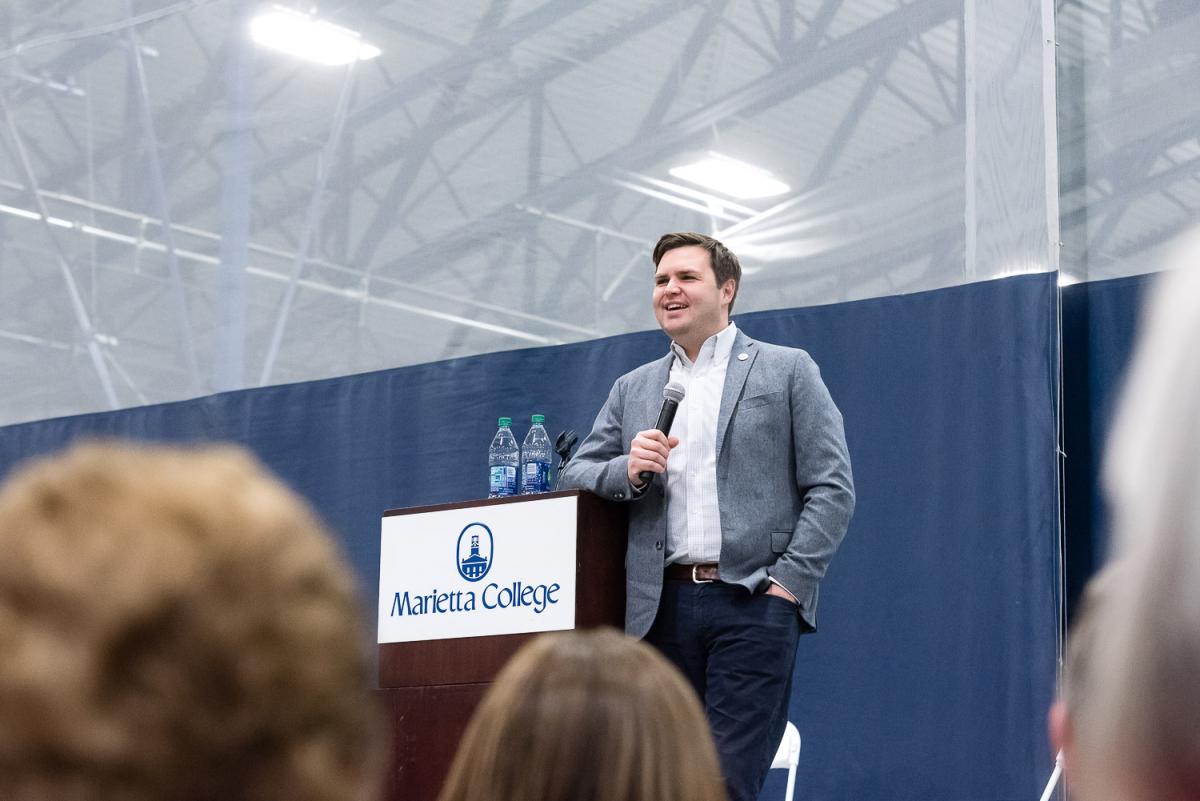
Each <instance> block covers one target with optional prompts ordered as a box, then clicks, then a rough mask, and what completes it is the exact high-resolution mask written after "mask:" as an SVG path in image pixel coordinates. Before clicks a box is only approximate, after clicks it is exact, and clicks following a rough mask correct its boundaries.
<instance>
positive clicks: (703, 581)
mask: <svg viewBox="0 0 1200 801" xmlns="http://www.w3.org/2000/svg"><path fill="white" fill-rule="evenodd" d="M698 567H700V565H692V583H693V584H712V583H713V581H715V579H702V578H700V577H698V576H697V575H696V568H698Z"/></svg>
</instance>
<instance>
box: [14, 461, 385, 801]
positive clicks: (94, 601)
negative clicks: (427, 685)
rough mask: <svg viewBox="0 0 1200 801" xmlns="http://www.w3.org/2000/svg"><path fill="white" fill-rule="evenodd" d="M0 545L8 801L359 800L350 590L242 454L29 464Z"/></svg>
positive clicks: (297, 508) (359, 647)
mask: <svg viewBox="0 0 1200 801" xmlns="http://www.w3.org/2000/svg"><path fill="white" fill-rule="evenodd" d="M0 554H3V556H2V558H0V655H2V656H0V798H3V799H5V801H43V800H46V801H48V800H49V799H72V801H109V800H110V799H121V801H166V799H171V801H215V799H220V800H221V801H238V800H239V799H255V801H264V800H269V799H280V801H284V800H286V801H352V799H356V798H361V797H362V795H363V790H364V787H367V786H368V785H369V784H370V782H369V779H370V774H371V771H370V768H371V767H374V765H375V758H374V756H375V755H374V753H373V750H372V747H371V746H372V742H373V741H374V734H375V733H376V731H375V727H376V725H377V724H378V720H377V718H376V712H375V708H374V706H373V704H372V700H371V698H370V694H369V689H368V679H369V675H368V664H369V663H368V651H367V647H366V642H367V641H366V638H365V637H364V634H365V631H364V630H363V617H362V608H361V606H360V603H359V599H358V594H357V589H356V584H355V580H354V578H353V576H352V574H351V572H350V570H349V569H348V568H347V566H346V565H345V563H344V562H343V561H342V558H341V556H340V555H339V553H338V551H337V549H336V548H335V547H334V545H333V543H332V542H331V540H330V538H329V536H328V535H327V534H326V532H325V529H324V528H323V527H322V525H321V524H320V523H319V522H318V521H317V519H316V517H315V515H314V514H313V513H312V512H311V511H310V509H309V508H308V506H307V505H306V504H305V503H304V502H302V501H301V500H300V499H299V498H298V497H296V496H295V495H294V494H293V493H292V492H290V491H289V490H287V489H286V488H285V487H284V486H283V485H282V484H280V483H279V482H278V481H277V480H275V479H274V478H272V477H270V476H269V475H268V474H267V473H266V471H265V470H264V469H263V468H262V467H261V466H260V465H259V464H258V463H257V462H256V461H255V460H254V459H253V458H252V457H250V456H249V455H248V454H247V453H245V452H243V451H241V450H240V449H236V448H232V447H221V448H208V449H204V450H196V451H183V450H178V449H168V448H159V447H155V448H151V447H147V448H132V447H122V446H117V445H114V444H92V445H85V446H80V447H76V448H74V449H72V450H71V451H69V452H67V453H66V454H65V455H61V456H57V457H53V458H48V459H44V460H41V461H38V462H35V463H33V464H31V465H29V466H28V467H26V468H24V469H23V470H21V471H20V472H19V473H17V474H15V475H14V476H13V477H12V478H11V480H10V481H8V482H7V484H6V486H5V487H4V488H3V489H2V490H0ZM371 789H375V788H374V787H373V786H371Z"/></svg>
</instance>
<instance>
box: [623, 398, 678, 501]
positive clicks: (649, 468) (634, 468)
mask: <svg viewBox="0 0 1200 801" xmlns="http://www.w3.org/2000/svg"><path fill="white" fill-rule="evenodd" d="M683 391H684V390H683V385H682V384H680V383H679V382H678V381H671V382H670V383H668V384H667V385H666V386H665V387H663V405H662V410H661V411H659V413H658V423H657V424H656V425H655V426H654V428H651V429H647V430H646V431H639V432H638V433H637V435H636V436H634V438H633V442H632V443H630V445H629V466H628V467H627V468H626V472H627V473H628V475H629V484H630V486H632V487H633V488H634V489H635V490H637V491H638V492H641V491H642V490H643V489H645V488H646V486H647V485H649V483H650V482H651V481H653V480H654V474H655V473H665V472H667V458H668V457H669V456H670V455H671V449H672V448H674V447H675V446H676V445H678V444H679V437H672V436H670V433H671V424H672V423H673V422H675V412H676V411H678V409H679V403H680V401H682V400H683Z"/></svg>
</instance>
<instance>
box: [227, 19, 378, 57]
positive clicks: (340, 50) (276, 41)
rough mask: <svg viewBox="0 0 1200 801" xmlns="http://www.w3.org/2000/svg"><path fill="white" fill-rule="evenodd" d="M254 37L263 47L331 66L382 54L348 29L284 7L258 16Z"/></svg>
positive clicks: (251, 29) (253, 30) (252, 31)
mask: <svg viewBox="0 0 1200 801" xmlns="http://www.w3.org/2000/svg"><path fill="white" fill-rule="evenodd" d="M250 36H251V37H253V39H254V41H256V42H258V43H259V44H260V45H262V46H263V47H269V48H271V49H272V50H280V51H282V52H284V53H288V54H290V55H293V56H296V57H297V58H302V59H304V60H306V61H315V62H317V63H318V64H328V65H329V66H336V65H339V64H349V63H350V62H352V61H355V60H359V61H366V60H367V59H369V58H375V57H376V56H377V55H379V53H380V52H381V51H380V49H379V48H378V47H375V46H373V45H369V44H367V43H366V42H364V41H363V40H362V37H361V36H359V35H358V34H357V33H355V32H354V31H352V30H350V29H348V28H343V27H342V26H340V25H334V24H333V23H332V22H325V21H324V20H319V19H316V18H315V17H311V16H309V15H308V14H303V13H301V12H299V11H295V10H293V9H290V8H284V7H283V6H272V7H271V9H270V10H269V11H264V12H262V13H261V14H259V15H257V16H255V17H254V19H252V20H251V21H250Z"/></svg>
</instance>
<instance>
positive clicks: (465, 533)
mask: <svg viewBox="0 0 1200 801" xmlns="http://www.w3.org/2000/svg"><path fill="white" fill-rule="evenodd" d="M457 562H458V575H460V576H462V577H463V578H465V579H466V580H467V581H479V580H480V579H482V578H483V577H484V576H486V575H487V574H488V571H489V570H491V569H492V530H491V529H490V528H488V527H487V526H485V525H484V524H483V523H468V524H467V527H466V528H464V529H463V530H462V531H461V532H459V535H458V559H457Z"/></svg>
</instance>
